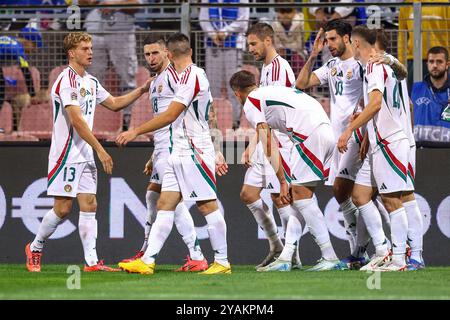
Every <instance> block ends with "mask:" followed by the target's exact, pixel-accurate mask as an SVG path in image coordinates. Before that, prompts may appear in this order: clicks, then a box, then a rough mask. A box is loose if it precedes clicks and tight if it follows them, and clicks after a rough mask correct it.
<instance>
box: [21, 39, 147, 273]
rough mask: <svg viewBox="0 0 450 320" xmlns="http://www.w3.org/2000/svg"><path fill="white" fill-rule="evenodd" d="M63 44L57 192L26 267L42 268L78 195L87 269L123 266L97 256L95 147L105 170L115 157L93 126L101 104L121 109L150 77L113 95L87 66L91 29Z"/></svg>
mask: <svg viewBox="0 0 450 320" xmlns="http://www.w3.org/2000/svg"><path fill="white" fill-rule="evenodd" d="M64 50H65V52H66V54H67V56H68V58H69V66H68V67H67V68H65V69H64V71H63V72H61V74H60V75H59V76H58V78H57V79H56V82H55V84H54V85H53V87H52V90H51V96H52V103H53V122H54V123H53V133H52V144H51V146H50V154H49V166H48V186H47V194H48V195H50V196H54V198H55V202H54V205H53V208H52V209H51V210H50V211H49V212H47V213H46V214H45V216H44V218H43V219H42V222H41V224H40V226H39V230H38V233H37V234H36V237H35V239H34V240H33V242H31V243H29V244H27V245H26V247H25V253H26V256H27V261H26V266H27V269H28V271H31V272H40V271H41V257H42V250H43V248H44V243H45V241H46V240H47V239H48V238H49V237H50V236H51V235H52V234H53V233H54V232H55V230H56V228H57V227H58V225H60V224H61V223H62V222H63V220H64V219H65V218H66V217H67V216H68V215H69V213H70V212H71V211H72V203H73V200H74V198H77V200H78V205H79V207H80V217H79V220H78V230H79V233H80V239H81V243H82V244H83V250H84V259H85V261H86V265H85V267H84V271H86V272H89V271H120V270H119V269H112V268H109V267H107V266H105V265H103V261H101V260H100V261H99V260H98V258H97V251H96V240H97V220H96V219H95V213H96V211H97V200H96V197H95V194H96V192H97V168H96V166H95V162H94V153H93V150H95V152H96V153H97V156H98V158H99V160H100V162H101V163H102V166H103V170H105V172H106V173H107V174H111V173H112V168H113V161H112V159H111V157H110V155H109V154H108V153H107V152H106V151H105V149H104V148H103V147H102V145H101V144H100V143H99V142H98V140H97V139H96V138H95V137H94V135H93V134H92V126H93V125H94V115H95V107H96V105H97V104H101V105H102V106H103V107H105V108H108V109H109V110H111V111H119V110H121V109H123V108H125V107H126V106H128V105H129V104H130V103H132V102H134V101H135V100H136V99H138V98H139V97H140V96H141V95H142V94H143V93H145V92H147V90H148V88H149V85H150V81H147V83H146V84H145V85H144V86H142V87H139V88H137V89H135V90H133V91H131V92H130V93H128V94H126V95H124V96H120V97H112V96H111V95H110V94H109V93H108V92H107V91H106V90H105V89H104V88H103V87H102V85H101V84H100V83H99V81H98V80H97V79H96V78H95V77H93V76H92V75H90V74H88V73H87V72H86V68H88V67H89V66H90V65H91V63H92V38H91V36H90V35H89V34H87V33H85V32H75V33H69V34H68V35H67V36H66V37H65V38H64Z"/></svg>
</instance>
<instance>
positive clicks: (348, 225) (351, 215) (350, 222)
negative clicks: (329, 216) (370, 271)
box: [339, 198, 358, 252]
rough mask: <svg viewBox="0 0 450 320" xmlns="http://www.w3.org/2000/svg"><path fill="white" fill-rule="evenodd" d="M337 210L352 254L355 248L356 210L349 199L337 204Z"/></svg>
mask: <svg viewBox="0 0 450 320" xmlns="http://www.w3.org/2000/svg"><path fill="white" fill-rule="evenodd" d="M339 208H340V209H341V211H342V216H343V217H344V226H345V233H346V234H347V237H348V242H349V244H350V252H353V251H354V250H355V248H356V218H357V216H358V208H357V207H356V206H355V205H354V204H353V202H352V199H351V198H348V199H347V200H345V201H344V202H342V203H341V204H339Z"/></svg>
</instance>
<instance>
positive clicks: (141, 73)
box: [136, 66, 150, 87]
mask: <svg viewBox="0 0 450 320" xmlns="http://www.w3.org/2000/svg"><path fill="white" fill-rule="evenodd" d="M148 78H150V71H148V69H147V68H145V67H142V66H139V67H138V69H137V72H136V86H137V87H140V86H142V85H143V84H144V83H145V81H147V80H148Z"/></svg>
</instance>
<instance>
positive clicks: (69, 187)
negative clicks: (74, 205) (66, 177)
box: [64, 184, 72, 192]
mask: <svg viewBox="0 0 450 320" xmlns="http://www.w3.org/2000/svg"><path fill="white" fill-rule="evenodd" d="M64 191H65V192H70V191H72V186H71V185H70V184H66V185H65V186H64Z"/></svg>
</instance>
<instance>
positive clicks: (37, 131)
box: [18, 103, 53, 139]
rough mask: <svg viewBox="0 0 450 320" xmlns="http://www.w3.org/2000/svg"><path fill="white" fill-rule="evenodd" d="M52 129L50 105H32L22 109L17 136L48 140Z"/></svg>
mask: <svg viewBox="0 0 450 320" xmlns="http://www.w3.org/2000/svg"><path fill="white" fill-rule="evenodd" d="M52 128H53V112H52V105H51V103H43V104H32V105H29V106H27V107H25V108H24V109H22V112H21V117H20V122H19V130H18V134H19V135H32V136H35V137H37V138H39V139H50V138H51V136H52Z"/></svg>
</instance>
